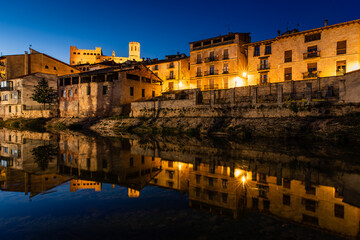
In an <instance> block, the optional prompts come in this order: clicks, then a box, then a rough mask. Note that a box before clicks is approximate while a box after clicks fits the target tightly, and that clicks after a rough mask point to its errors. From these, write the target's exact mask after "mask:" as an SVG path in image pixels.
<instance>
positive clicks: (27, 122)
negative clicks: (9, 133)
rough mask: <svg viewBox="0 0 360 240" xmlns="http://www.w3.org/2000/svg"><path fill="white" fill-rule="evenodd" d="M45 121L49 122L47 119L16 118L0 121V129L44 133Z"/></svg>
mask: <svg viewBox="0 0 360 240" xmlns="http://www.w3.org/2000/svg"><path fill="white" fill-rule="evenodd" d="M47 121H49V119H48V118H34V119H24V118H16V119H9V120H6V121H3V120H1V121H0V127H3V128H8V129H13V130H21V131H24V130H28V131H34V132H44V131H45V130H46V128H45V125H46V122H47Z"/></svg>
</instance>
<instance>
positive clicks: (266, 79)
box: [259, 77, 270, 85]
mask: <svg viewBox="0 0 360 240" xmlns="http://www.w3.org/2000/svg"><path fill="white" fill-rule="evenodd" d="M269 81H270V79H269V77H268V78H260V82H259V85H267V84H268V83H269Z"/></svg>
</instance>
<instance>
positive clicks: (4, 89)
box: [0, 87, 14, 92]
mask: <svg viewBox="0 0 360 240" xmlns="http://www.w3.org/2000/svg"><path fill="white" fill-rule="evenodd" d="M0 91H1V92H4V91H14V87H1V88H0Z"/></svg>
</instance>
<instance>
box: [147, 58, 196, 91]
mask: <svg viewBox="0 0 360 240" xmlns="http://www.w3.org/2000/svg"><path fill="white" fill-rule="evenodd" d="M189 60H190V58H189V57H188V56H186V54H184V53H182V54H177V55H167V56H165V59H162V60H158V59H149V60H147V61H146V62H145V64H146V66H147V67H148V68H149V69H150V70H151V71H153V72H154V74H155V75H157V76H158V77H159V78H160V79H161V80H162V81H163V85H162V91H163V92H168V91H174V90H183V89H189V88H190V63H189Z"/></svg>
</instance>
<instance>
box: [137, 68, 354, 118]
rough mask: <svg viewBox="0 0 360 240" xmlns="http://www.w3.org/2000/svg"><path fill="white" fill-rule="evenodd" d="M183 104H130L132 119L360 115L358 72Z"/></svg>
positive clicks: (203, 96) (194, 97)
mask: <svg viewBox="0 0 360 240" xmlns="http://www.w3.org/2000/svg"><path fill="white" fill-rule="evenodd" d="M187 93H188V94H189V98H188V99H185V100H160V99H159V100H158V101H146V102H133V103H131V116H133V117H245V118H260V117H291V116H302V117H307V116H314V117H319V116H340V115H343V114H347V113H350V112H354V111H359V106H358V104H356V103H360V94H359V93H360V71H355V72H352V73H349V74H346V75H345V76H341V77H328V78H319V79H316V80H307V81H288V82H281V83H274V84H268V85H264V86H247V87H239V88H232V89H223V90H212V91H202V92H201V91H199V90H192V92H191V91H188V92H187Z"/></svg>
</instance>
